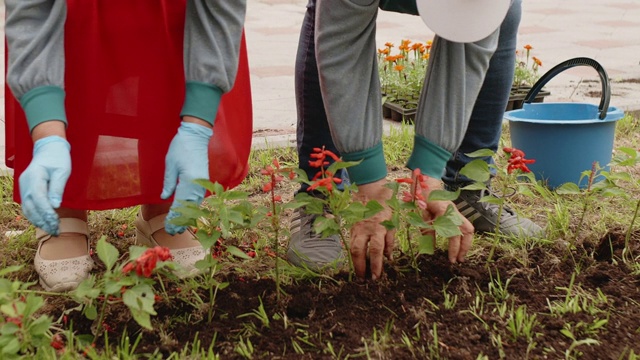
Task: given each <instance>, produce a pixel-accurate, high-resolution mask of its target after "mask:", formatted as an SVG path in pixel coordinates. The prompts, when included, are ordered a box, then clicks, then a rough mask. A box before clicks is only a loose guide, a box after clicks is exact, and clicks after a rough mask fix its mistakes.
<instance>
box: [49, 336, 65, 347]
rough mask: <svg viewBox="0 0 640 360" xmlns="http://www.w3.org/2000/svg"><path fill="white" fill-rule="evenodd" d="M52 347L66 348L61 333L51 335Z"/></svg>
mask: <svg viewBox="0 0 640 360" xmlns="http://www.w3.org/2000/svg"><path fill="white" fill-rule="evenodd" d="M50 344H51V347H52V348H54V349H56V350H58V351H60V350H64V339H63V338H62V335H60V334H55V335H53V336H52V337H51V343H50Z"/></svg>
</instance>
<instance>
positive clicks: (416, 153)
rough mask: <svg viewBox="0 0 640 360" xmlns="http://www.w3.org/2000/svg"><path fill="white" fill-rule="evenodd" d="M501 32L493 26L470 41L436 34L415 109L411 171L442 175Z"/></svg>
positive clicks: (468, 114)
mask: <svg viewBox="0 0 640 360" xmlns="http://www.w3.org/2000/svg"><path fill="white" fill-rule="evenodd" d="M499 33H500V31H499V30H496V31H495V32H494V33H493V34H491V35H489V36H488V37H487V38H485V39H482V40H479V41H477V42H474V43H457V42H452V41H448V40H445V39H443V38H440V37H438V36H436V37H435V39H434V41H433V46H432V48H431V57H430V58H429V67H428V69H427V74H426V76H425V80H424V86H423V88H422V92H421V94H420V100H419V103H418V111H417V113H416V119H415V125H416V134H415V138H414V147H413V152H412V153H411V156H410V158H409V161H408V163H407V166H408V167H409V168H410V169H415V168H419V169H420V170H421V171H422V172H423V173H424V174H426V175H429V176H432V177H435V178H438V179H439V178H440V177H441V176H442V172H443V170H444V167H445V165H446V162H447V161H448V160H449V158H450V157H451V154H452V153H453V152H455V151H456V150H457V149H458V147H459V146H460V144H461V143H462V139H463V138H464V135H465V133H466V131H467V127H468V125H469V120H470V119H471V112H472V110H473V107H474V105H475V102H476V99H477V98H478V93H479V92H480V88H481V87H482V83H483V82H484V78H485V75H486V73H487V70H488V69H489V61H490V60H491V57H492V56H493V53H494V52H495V50H496V48H497V46H498V38H499Z"/></svg>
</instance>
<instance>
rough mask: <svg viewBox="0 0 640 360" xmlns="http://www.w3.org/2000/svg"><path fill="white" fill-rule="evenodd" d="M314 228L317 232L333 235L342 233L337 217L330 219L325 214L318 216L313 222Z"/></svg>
mask: <svg viewBox="0 0 640 360" xmlns="http://www.w3.org/2000/svg"><path fill="white" fill-rule="evenodd" d="M313 230H314V231H315V232H316V233H317V234H322V235H323V236H331V235H334V234H339V233H340V226H339V225H338V224H337V223H336V220H335V218H331V219H329V218H326V217H324V216H318V217H317V218H316V220H315V221H314V222H313Z"/></svg>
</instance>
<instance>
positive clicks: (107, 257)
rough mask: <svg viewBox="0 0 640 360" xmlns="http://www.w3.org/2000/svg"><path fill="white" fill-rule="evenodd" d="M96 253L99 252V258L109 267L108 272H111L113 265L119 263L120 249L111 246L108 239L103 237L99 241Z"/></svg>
mask: <svg viewBox="0 0 640 360" xmlns="http://www.w3.org/2000/svg"><path fill="white" fill-rule="evenodd" d="M96 251H97V252H98V258H100V260H102V262H103V263H104V264H105V266H106V267H107V271H111V269H112V268H113V265H115V263H116V261H118V256H119V254H118V249H116V247H115V246H113V245H111V244H109V243H108V242H107V237H106V236H104V235H103V236H102V237H101V238H100V240H98V245H97V246H96Z"/></svg>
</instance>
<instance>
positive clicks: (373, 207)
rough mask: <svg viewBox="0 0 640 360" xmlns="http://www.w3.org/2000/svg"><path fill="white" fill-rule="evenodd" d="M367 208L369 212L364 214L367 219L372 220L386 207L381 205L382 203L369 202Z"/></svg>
mask: <svg viewBox="0 0 640 360" xmlns="http://www.w3.org/2000/svg"><path fill="white" fill-rule="evenodd" d="M366 208H367V211H366V212H365V213H364V218H365V219H367V218H370V217H372V216H374V215H375V214H377V213H379V212H380V211H382V210H384V206H382V205H380V203H379V202H377V201H375V200H371V201H368V202H367V205H366Z"/></svg>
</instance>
